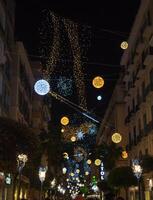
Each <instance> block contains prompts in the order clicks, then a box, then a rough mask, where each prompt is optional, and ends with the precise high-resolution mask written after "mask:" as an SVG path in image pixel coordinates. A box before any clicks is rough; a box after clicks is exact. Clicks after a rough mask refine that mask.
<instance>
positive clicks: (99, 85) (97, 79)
mask: <svg viewBox="0 0 153 200" xmlns="http://www.w3.org/2000/svg"><path fill="white" fill-rule="evenodd" d="M92 85H93V86H94V87H95V88H97V89H99V88H102V87H103V86H104V79H103V78H102V77H101V76H96V77H95V78H94V79H93V80H92Z"/></svg>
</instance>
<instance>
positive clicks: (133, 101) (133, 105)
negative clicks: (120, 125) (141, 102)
mask: <svg viewBox="0 0 153 200" xmlns="http://www.w3.org/2000/svg"><path fill="white" fill-rule="evenodd" d="M132 110H133V111H135V100H134V98H133V99H132Z"/></svg>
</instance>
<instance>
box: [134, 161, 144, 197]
mask: <svg viewBox="0 0 153 200" xmlns="http://www.w3.org/2000/svg"><path fill="white" fill-rule="evenodd" d="M132 170H133V173H134V175H135V176H136V178H137V180H138V195H139V200H141V187H140V178H141V175H142V171H143V169H142V167H141V165H140V162H139V160H138V159H134V160H132Z"/></svg>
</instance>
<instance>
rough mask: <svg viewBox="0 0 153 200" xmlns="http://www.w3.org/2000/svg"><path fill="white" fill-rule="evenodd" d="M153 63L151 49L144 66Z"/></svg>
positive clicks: (152, 51)
mask: <svg viewBox="0 0 153 200" xmlns="http://www.w3.org/2000/svg"><path fill="white" fill-rule="evenodd" d="M152 63H153V47H150V48H149V53H148V55H146V57H145V59H144V65H149V64H152Z"/></svg>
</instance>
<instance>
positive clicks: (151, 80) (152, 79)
mask: <svg viewBox="0 0 153 200" xmlns="http://www.w3.org/2000/svg"><path fill="white" fill-rule="evenodd" d="M150 85H151V86H152V88H153V69H152V70H151V71H150Z"/></svg>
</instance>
